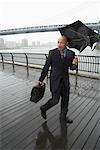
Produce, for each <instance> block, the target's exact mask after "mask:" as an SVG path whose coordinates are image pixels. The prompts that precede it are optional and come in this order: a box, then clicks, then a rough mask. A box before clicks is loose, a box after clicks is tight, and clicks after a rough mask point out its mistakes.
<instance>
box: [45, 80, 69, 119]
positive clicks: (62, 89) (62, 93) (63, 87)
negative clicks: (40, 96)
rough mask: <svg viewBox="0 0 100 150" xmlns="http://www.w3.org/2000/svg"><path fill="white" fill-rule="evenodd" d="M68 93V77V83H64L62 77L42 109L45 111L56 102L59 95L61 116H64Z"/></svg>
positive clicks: (66, 108) (66, 110)
mask: <svg viewBox="0 0 100 150" xmlns="http://www.w3.org/2000/svg"><path fill="white" fill-rule="evenodd" d="M69 93H70V86H69V78H68V83H67V84H66V83H65V81H64V80H63V79H61V81H60V84H59V88H58V90H57V91H56V92H54V93H53V92H52V98H51V99H49V100H48V101H47V102H46V103H45V104H44V105H43V107H44V110H45V111H47V110H48V109H50V108H51V107H53V106H55V105H56V104H58V102H59V100H60V97H61V113H60V115H61V117H65V116H66V114H67V112H68V103H69Z"/></svg>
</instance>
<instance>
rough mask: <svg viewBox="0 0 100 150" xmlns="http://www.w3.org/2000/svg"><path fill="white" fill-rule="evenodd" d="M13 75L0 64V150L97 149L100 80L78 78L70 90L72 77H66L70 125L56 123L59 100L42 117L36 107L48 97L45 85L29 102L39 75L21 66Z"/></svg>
mask: <svg viewBox="0 0 100 150" xmlns="http://www.w3.org/2000/svg"><path fill="white" fill-rule="evenodd" d="M15 69H16V72H15V74H13V73H12V68H11V66H10V65H7V66H6V68H5V71H4V72H2V69H1V67H0V70H1V71H0V146H1V147H0V150H56V149H57V150H100V80H96V79H90V78H83V77H78V88H77V90H76V92H74V80H75V79H74V78H75V77H74V76H70V82H71V92H70V103H69V112H68V115H69V116H70V118H71V119H73V124H66V125H62V124H60V122H59V113H60V103H59V104H58V105H56V106H55V107H53V108H51V109H50V110H49V111H48V112H47V121H45V120H44V119H42V117H41V114H40V106H41V105H42V104H43V103H45V102H46V101H47V100H48V99H49V97H50V91H49V84H48V85H47V87H46V92H45V96H44V97H43V99H42V100H41V101H40V102H39V103H37V104H34V103H32V102H30V101H29V98H30V91H31V88H32V87H33V86H34V85H35V84H36V81H37V80H38V77H39V75H40V71H39V70H35V69H30V78H29V79H27V78H26V72H25V69H24V67H23V68H21V67H16V68H15Z"/></svg>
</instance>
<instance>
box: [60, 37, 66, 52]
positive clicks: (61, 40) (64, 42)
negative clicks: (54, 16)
mask: <svg viewBox="0 0 100 150" xmlns="http://www.w3.org/2000/svg"><path fill="white" fill-rule="evenodd" d="M67 45H68V39H67V38H66V37H65V36H60V37H59V38H58V49H59V50H63V49H64V48H65V47H66V46H67Z"/></svg>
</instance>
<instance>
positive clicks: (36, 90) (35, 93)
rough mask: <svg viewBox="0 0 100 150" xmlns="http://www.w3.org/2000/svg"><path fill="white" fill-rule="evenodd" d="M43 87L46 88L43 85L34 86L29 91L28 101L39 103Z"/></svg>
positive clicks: (43, 91)
mask: <svg viewBox="0 0 100 150" xmlns="http://www.w3.org/2000/svg"><path fill="white" fill-rule="evenodd" d="M45 87H46V85H45V83H43V85H36V86H34V87H33V88H32V90H31V97H30V101H31V102H34V103H37V102H38V101H40V100H41V99H42V97H43V96H44V93H45Z"/></svg>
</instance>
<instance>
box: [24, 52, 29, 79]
mask: <svg viewBox="0 0 100 150" xmlns="http://www.w3.org/2000/svg"><path fill="white" fill-rule="evenodd" d="M24 54H25V57H26V67H27V78H28V77H29V67H28V57H27V54H26V53H24Z"/></svg>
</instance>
